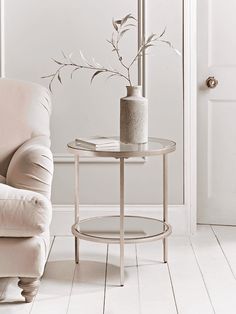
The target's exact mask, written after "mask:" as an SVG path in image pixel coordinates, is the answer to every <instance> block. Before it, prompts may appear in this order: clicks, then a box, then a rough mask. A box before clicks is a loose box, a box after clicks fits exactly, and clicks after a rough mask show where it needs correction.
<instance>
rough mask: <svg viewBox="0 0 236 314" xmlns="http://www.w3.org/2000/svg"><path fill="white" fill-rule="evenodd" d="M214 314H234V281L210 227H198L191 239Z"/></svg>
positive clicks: (235, 294)
mask: <svg viewBox="0 0 236 314" xmlns="http://www.w3.org/2000/svg"><path fill="white" fill-rule="evenodd" d="M191 242H192V246H193V249H194V251H195V254H196V258H197V261H198V264H199V267H200V269H201V272H202V275H203V278H204V282H205V285H206V288H207V290H208V293H209V297H210V299H211V302H212V304H213V307H214V310H215V313H217V314H222V313H227V314H235V309H236V297H235V296H236V281H235V278H234V277H233V276H232V272H231V269H230V267H229V265H228V263H227V260H226V258H225V256H224V254H223V252H222V250H221V247H220V246H219V243H218V241H217V239H216V237H215V235H214V233H213V231H212V229H211V227H210V226H198V229H197V234H196V235H195V236H193V237H192V238H191Z"/></svg>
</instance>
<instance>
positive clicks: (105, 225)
mask: <svg viewBox="0 0 236 314" xmlns="http://www.w3.org/2000/svg"><path fill="white" fill-rule="evenodd" d="M72 233H73V235H74V236H76V237H78V238H80V239H84V240H87V241H92V242H100V243H117V244H119V243H120V216H101V217H92V218H89V219H84V220H81V221H80V222H77V223H75V224H74V225H73V226H72ZM170 234H171V226H170V225H169V224H167V223H165V222H163V221H161V220H158V219H155V218H149V217H141V216H125V217H124V242H125V243H140V242H148V241H155V240H159V239H164V238H166V237H167V236H169V235H170Z"/></svg>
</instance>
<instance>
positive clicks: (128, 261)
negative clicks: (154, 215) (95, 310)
mask: <svg viewBox="0 0 236 314" xmlns="http://www.w3.org/2000/svg"><path fill="white" fill-rule="evenodd" d="M119 254H120V247H119V245H116V244H113V245H109V250H108V267H107V280H106V300H105V304H104V305H105V310H104V313H105V314H120V313H124V314H125V313H127V314H139V313H140V306H139V302H140V301H139V300H140V298H139V284H138V273H137V263H136V250H135V245H133V244H128V245H125V283H124V286H123V287H121V286H120V267H119V265H120V258H119Z"/></svg>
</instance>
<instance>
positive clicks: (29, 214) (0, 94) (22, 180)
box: [0, 79, 53, 302]
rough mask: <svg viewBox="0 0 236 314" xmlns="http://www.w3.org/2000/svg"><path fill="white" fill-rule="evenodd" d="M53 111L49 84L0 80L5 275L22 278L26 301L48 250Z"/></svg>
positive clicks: (0, 238) (0, 230) (0, 233)
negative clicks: (50, 121)
mask: <svg viewBox="0 0 236 314" xmlns="http://www.w3.org/2000/svg"><path fill="white" fill-rule="evenodd" d="M50 113H51V101H50V95H49V92H48V90H47V89H46V88H44V87H42V86H40V85H37V84H34V83H29V82H24V81H17V80H10V79H0V277H19V279H20V280H19V283H18V285H19V287H20V288H21V289H23V291H22V295H23V297H24V298H25V300H26V302H31V301H32V299H33V297H34V295H35V294H36V292H37V289H38V285H39V282H40V281H39V280H40V277H41V276H42V274H43V271H44V266H45V262H46V259H47V254H48V251H49V240H50V238H49V224H50V221H51V212H52V210H51V202H50V193H51V182H52V175H53V159H52V154H51V151H50V129H49V119H50Z"/></svg>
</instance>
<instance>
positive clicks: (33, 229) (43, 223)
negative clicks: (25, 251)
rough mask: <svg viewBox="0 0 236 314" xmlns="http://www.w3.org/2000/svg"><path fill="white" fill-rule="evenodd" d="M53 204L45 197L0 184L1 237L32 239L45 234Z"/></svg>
mask: <svg viewBox="0 0 236 314" xmlns="http://www.w3.org/2000/svg"><path fill="white" fill-rule="evenodd" d="M51 215H52V210H51V203H50V201H49V200H48V199H47V198H46V197H44V196H43V195H41V194H39V193H37V192H32V191H28V190H23V189H16V188H13V187H11V186H9V185H6V184H2V183H0V237H31V236H35V235H39V234H41V233H43V232H45V231H46V230H47V229H48V227H49V224H50V221H51Z"/></svg>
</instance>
